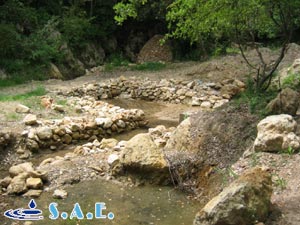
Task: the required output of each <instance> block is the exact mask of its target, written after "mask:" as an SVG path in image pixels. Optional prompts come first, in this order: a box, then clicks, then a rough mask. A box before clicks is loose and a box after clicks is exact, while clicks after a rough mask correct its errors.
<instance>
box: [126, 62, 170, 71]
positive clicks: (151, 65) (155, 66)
mask: <svg viewBox="0 0 300 225" xmlns="http://www.w3.org/2000/svg"><path fill="white" fill-rule="evenodd" d="M130 68H131V69H132V70H138V71H159V70H162V69H164V68H166V64H164V63H161V62H145V63H142V64H137V65H134V66H131V67H130Z"/></svg>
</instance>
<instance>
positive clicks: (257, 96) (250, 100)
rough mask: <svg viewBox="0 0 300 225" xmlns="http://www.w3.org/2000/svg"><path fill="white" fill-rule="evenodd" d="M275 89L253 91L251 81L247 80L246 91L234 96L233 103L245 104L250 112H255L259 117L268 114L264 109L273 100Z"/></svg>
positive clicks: (275, 93)
mask: <svg viewBox="0 0 300 225" xmlns="http://www.w3.org/2000/svg"><path fill="white" fill-rule="evenodd" d="M277 94H278V93H277V91H275V90H272V89H270V90H267V91H265V92H263V93H262V92H259V93H257V92H255V88H254V84H253V81H251V80H248V84H247V89H246V91H244V92H242V93H241V94H239V95H237V96H236V97H234V99H233V100H234V101H233V102H234V104H236V105H237V106H240V105H241V104H247V105H248V108H249V111H250V113H251V114H256V115H258V116H260V117H265V116H267V115H268V112H267V110H266V106H267V104H268V103H269V102H270V101H271V100H273V99H274V98H275V97H276V95H277Z"/></svg>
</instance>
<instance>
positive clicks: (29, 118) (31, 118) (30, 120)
mask: <svg viewBox="0 0 300 225" xmlns="http://www.w3.org/2000/svg"><path fill="white" fill-rule="evenodd" d="M23 123H25V125H30V126H32V125H36V124H37V117H36V115H34V114H27V115H26V116H25V117H24V119H23Z"/></svg>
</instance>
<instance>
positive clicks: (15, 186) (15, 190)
mask: <svg viewBox="0 0 300 225" xmlns="http://www.w3.org/2000/svg"><path fill="white" fill-rule="evenodd" d="M27 177H28V175H27V174H26V173H21V174H19V175H18V176H15V177H14V178H13V179H12V180H11V182H10V184H9V185H8V187H7V194H22V193H24V192H26V191H27V187H26V178H27Z"/></svg>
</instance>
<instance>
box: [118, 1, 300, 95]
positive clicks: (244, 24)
mask: <svg viewBox="0 0 300 225" xmlns="http://www.w3.org/2000/svg"><path fill="white" fill-rule="evenodd" d="M146 2H147V1H146V0H129V1H127V2H125V3H124V2H121V3H119V4H118V5H116V7H115V10H116V13H117V16H116V20H117V22H119V23H122V22H123V21H124V19H127V18H128V17H136V16H137V12H136V8H137V7H138V6H139V5H142V4H145V3H146ZM299 15H300V1H299V0H277V1H273V0H218V1H216V0H174V1H173V2H172V3H171V4H170V5H169V6H168V13H167V16H166V20H167V21H168V28H169V33H168V34H167V35H166V37H167V38H180V39H189V40H190V41H191V42H192V43H195V42H200V43H201V42H204V43H205V42H206V41H208V39H213V40H215V41H216V42H218V41H220V40H229V41H231V42H235V43H237V44H238V46H239V49H240V51H241V54H242V56H243V58H244V60H245V61H246V62H247V64H248V66H249V67H251V68H252V69H255V70H256V77H255V79H254V80H255V83H256V90H257V91H265V90H266V89H267V88H268V87H269V85H270V83H271V81H272V78H273V77H274V73H275V71H276V69H277V68H278V66H279V64H280V62H281V61H282V59H283V58H284V55H285V53H286V50H287V48H288V43H289V42H290V40H291V37H292V34H293V32H294V30H295V29H297V28H298V27H299V24H300V16H299ZM274 38H276V39H278V40H280V41H281V50H280V54H279V56H278V58H277V60H276V61H275V62H274V63H272V64H268V63H267V62H266V60H265V59H264V57H263V55H262V53H261V52H260V49H259V43H257V41H258V40H260V39H274ZM249 45H250V46H251V47H252V48H254V49H255V50H256V53H257V55H258V57H259V59H260V63H259V64H258V65H255V64H253V63H252V62H250V61H249V59H248V58H247V56H246V55H245V53H244V49H245V47H246V46H249Z"/></svg>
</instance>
